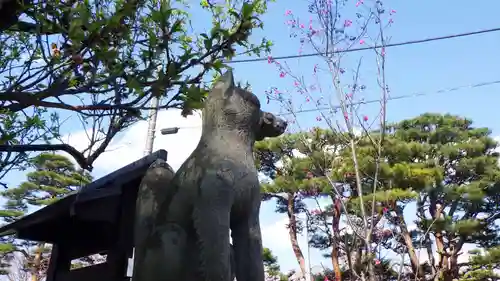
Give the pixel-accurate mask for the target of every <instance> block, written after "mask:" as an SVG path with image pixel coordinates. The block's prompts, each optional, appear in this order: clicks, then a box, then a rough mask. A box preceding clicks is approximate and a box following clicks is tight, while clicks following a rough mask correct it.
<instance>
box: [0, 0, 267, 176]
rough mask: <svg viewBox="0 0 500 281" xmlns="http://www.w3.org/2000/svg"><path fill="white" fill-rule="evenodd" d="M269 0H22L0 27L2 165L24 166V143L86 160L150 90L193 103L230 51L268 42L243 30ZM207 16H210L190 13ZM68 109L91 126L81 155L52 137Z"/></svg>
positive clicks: (165, 101) (135, 112)
mask: <svg viewBox="0 0 500 281" xmlns="http://www.w3.org/2000/svg"><path fill="white" fill-rule="evenodd" d="M271 1H272V0H253V1H240V0H234V1H225V2H223V3H221V4H215V5H212V4H209V3H208V1H202V2H201V4H200V5H196V4H193V3H191V2H189V1H185V0H168V1H160V0H133V1H123V0H98V1H69V2H67V1H66V2H65V1H56V2H50V3H46V2H44V1H33V2H31V1H25V2H24V3H23V5H22V6H20V7H17V8H18V12H19V13H20V14H21V15H22V16H20V17H19V19H18V20H16V21H15V22H14V24H13V25H9V26H8V28H7V30H5V31H4V32H2V33H1V34H0V58H1V59H0V120H2V121H0V123H1V126H0V133H1V136H0V152H1V153H0V159H1V160H0V172H2V173H4V174H5V173H6V172H8V171H9V170H10V169H13V168H14V169H17V168H22V167H24V166H23V165H24V164H26V161H27V159H28V158H27V157H28V156H27V155H26V154H27V152H29V151H48V150H52V151H54V150H65V151H66V152H68V153H70V154H71V155H72V156H73V157H75V158H76V160H77V161H78V162H79V164H80V165H82V167H83V168H87V169H91V167H92V163H93V162H94V161H95V159H96V158H97V157H98V156H99V155H100V154H101V153H102V152H103V151H104V150H105V148H106V146H107V145H108V144H109V142H110V141H111V139H112V138H113V137H114V136H115V135H116V134H117V133H119V132H120V131H122V130H124V129H125V128H127V127H128V126H130V125H131V124H133V123H134V122H136V121H137V120H140V119H141V118H142V117H141V116H142V113H141V111H142V110H144V109H148V107H149V106H148V103H149V101H150V100H151V98H152V97H158V98H160V101H161V102H160V105H159V108H165V109H168V108H180V109H182V110H183V111H182V114H183V115H188V114H190V113H191V111H192V110H193V109H197V108H200V106H201V105H202V102H203V100H204V98H205V96H206V94H207V89H208V88H209V87H210V85H211V83H212V81H213V80H211V79H206V78H207V76H210V75H212V76H213V77H214V78H215V77H216V76H217V75H218V73H220V72H221V71H222V70H223V69H224V68H227V65H226V63H225V62H227V61H230V60H231V59H232V58H233V57H234V56H235V55H237V54H249V55H251V54H256V55H260V54H261V53H262V52H267V51H269V48H270V47H271V42H270V41H268V40H266V39H265V38H262V40H257V41H255V40H252V39H251V36H250V35H251V33H252V30H254V29H256V28H262V27H263V23H262V22H261V21H260V19H259V17H260V16H261V15H262V14H263V13H265V12H266V10H267V4H268V2H271ZM11 2H14V1H11ZM6 7H7V6H6ZM193 15H195V16H193ZM205 16H208V18H207V21H211V22H197V19H203V18H205ZM2 27H3V28H5V26H2ZM195 27H198V28H195ZM200 27H201V28H200ZM206 27H208V28H206ZM254 41H255V42H254ZM66 116H72V117H75V116H78V117H79V118H80V120H81V122H82V125H83V126H84V127H85V128H84V129H88V130H90V131H92V132H93V133H92V134H90V135H92V137H91V139H89V143H90V144H89V148H88V149H86V150H85V151H84V153H85V155H83V154H82V153H81V152H79V151H74V149H71V147H62V146H54V145H53V144H54V141H56V140H59V142H62V143H64V141H65V140H62V139H60V133H61V131H60V126H61V123H62V121H61V120H63V119H64V118H66ZM37 145H38V146H37ZM0 176H3V174H0Z"/></svg>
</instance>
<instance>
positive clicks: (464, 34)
mask: <svg viewBox="0 0 500 281" xmlns="http://www.w3.org/2000/svg"><path fill="white" fill-rule="evenodd" d="M497 31H500V28H491V29H483V30H479V31H472V32H465V33H457V34H452V35H446V36H439V37H429V38H425V39H419V40H411V41H404V42H399V43H392V44H386V45H385V46H378V45H376V46H371V47H362V48H353V49H347V50H336V51H331V52H328V54H338V53H350V52H360V51H366V50H374V49H380V48H391V47H398V46H406V45H413V44H422V43H427V42H432V41H439V40H447V39H453V38H459V37H467V36H472V35H478V34H484V33H490V32H497ZM322 54H323V53H311V54H302V55H288V56H280V57H273V60H286V59H296V58H305V57H315V56H319V55H322ZM267 60H268V58H253V59H241V60H233V61H228V62H226V63H228V64H229V63H244V62H258V61H267Z"/></svg>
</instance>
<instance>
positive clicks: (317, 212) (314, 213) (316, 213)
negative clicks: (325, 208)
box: [311, 209, 326, 278]
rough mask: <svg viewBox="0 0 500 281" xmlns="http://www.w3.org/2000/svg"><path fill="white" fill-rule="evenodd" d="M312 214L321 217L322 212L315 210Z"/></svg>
mask: <svg viewBox="0 0 500 281" xmlns="http://www.w3.org/2000/svg"><path fill="white" fill-rule="evenodd" d="M311 214H313V215H319V214H321V211H320V210H318V209H314V210H312V211H311ZM325 278H326V277H325Z"/></svg>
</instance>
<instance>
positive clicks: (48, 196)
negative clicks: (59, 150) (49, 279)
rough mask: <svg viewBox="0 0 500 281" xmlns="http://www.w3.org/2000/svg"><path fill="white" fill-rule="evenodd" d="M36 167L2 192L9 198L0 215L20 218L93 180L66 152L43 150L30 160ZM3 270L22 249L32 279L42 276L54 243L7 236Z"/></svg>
mask: <svg viewBox="0 0 500 281" xmlns="http://www.w3.org/2000/svg"><path fill="white" fill-rule="evenodd" d="M30 165H31V166H32V167H33V169H34V171H32V172H29V173H28V174H27V181H25V182H23V183H21V184H20V185H19V186H18V187H15V188H9V189H7V190H6V191H4V192H2V196H3V197H4V198H5V199H7V202H6V203H5V206H4V209H3V210H2V211H0V216H1V217H2V218H3V220H4V221H5V222H6V223H11V222H13V221H16V220H18V219H19V218H20V217H21V216H23V215H26V214H27V213H28V211H29V210H28V209H29V207H32V208H33V207H44V206H47V205H49V204H52V203H54V202H56V201H57V200H59V199H61V198H63V197H64V196H66V195H68V194H69V193H71V192H74V191H77V190H78V189H79V188H80V187H81V186H83V185H86V184H88V183H90V182H91V181H92V178H91V176H90V175H89V174H88V173H86V172H82V171H78V170H76V168H75V166H74V164H73V163H72V162H71V161H70V160H69V159H68V158H66V157H65V156H62V155H57V154H50V153H42V154H39V155H37V156H36V157H34V158H33V159H32V160H31V161H30ZM0 253H1V255H2V257H3V258H2V270H3V272H2V273H4V274H5V273H6V271H7V270H8V267H9V265H10V261H11V260H12V259H13V257H14V254H15V253H21V254H22V255H23V257H24V260H25V266H24V268H21V269H20V270H26V271H28V270H29V272H30V275H31V280H32V281H36V280H40V279H41V277H42V276H43V275H44V273H45V269H46V267H47V265H48V260H49V254H50V246H49V245H47V244H45V243H33V242H30V241H20V240H18V239H15V238H14V237H8V238H5V239H4V241H2V246H1V247H0Z"/></svg>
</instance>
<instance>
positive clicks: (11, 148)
mask: <svg viewBox="0 0 500 281" xmlns="http://www.w3.org/2000/svg"><path fill="white" fill-rule="evenodd" d="M30 151H64V152H66V153H68V154H69V155H71V156H72V157H73V158H74V159H75V161H76V162H77V163H78V165H80V167H82V168H83V169H86V170H89V171H92V165H91V164H90V163H89V162H88V161H87V160H86V159H85V156H84V155H83V154H82V153H81V152H79V151H78V150H76V148H74V147H72V146H71V145H69V144H18V145H0V152H19V153H22V152H30Z"/></svg>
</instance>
